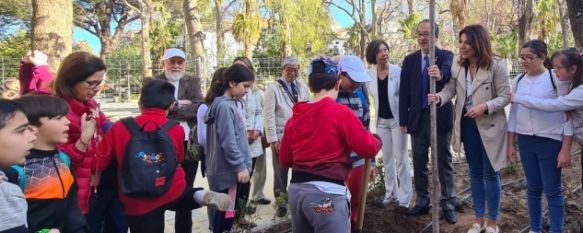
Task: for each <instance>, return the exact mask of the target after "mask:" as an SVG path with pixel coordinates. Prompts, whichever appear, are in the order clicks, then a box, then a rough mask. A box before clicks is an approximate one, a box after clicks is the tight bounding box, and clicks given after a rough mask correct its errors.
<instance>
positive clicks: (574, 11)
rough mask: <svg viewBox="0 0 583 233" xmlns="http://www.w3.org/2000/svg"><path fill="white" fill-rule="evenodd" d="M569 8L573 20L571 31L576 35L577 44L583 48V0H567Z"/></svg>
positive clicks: (570, 18) (570, 19)
mask: <svg viewBox="0 0 583 233" xmlns="http://www.w3.org/2000/svg"><path fill="white" fill-rule="evenodd" d="M566 1H567V9H568V10H569V21H571V31H572V32H573V37H575V45H576V46H577V48H579V49H583V1H581V0H566Z"/></svg>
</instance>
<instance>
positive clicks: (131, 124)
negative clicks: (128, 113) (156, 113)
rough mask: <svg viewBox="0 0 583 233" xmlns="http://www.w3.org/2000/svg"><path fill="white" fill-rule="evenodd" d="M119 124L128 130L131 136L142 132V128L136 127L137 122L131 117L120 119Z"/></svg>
mask: <svg viewBox="0 0 583 233" xmlns="http://www.w3.org/2000/svg"><path fill="white" fill-rule="evenodd" d="M121 122H122V123H123V124H124V125H125V126H126V127H127V128H128V130H129V131H130V133H131V134H132V135H133V134H135V133H139V132H141V131H142V128H141V127H140V126H139V125H138V122H136V119H134V118H133V117H126V118H123V119H121Z"/></svg>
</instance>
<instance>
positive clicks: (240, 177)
mask: <svg viewBox="0 0 583 233" xmlns="http://www.w3.org/2000/svg"><path fill="white" fill-rule="evenodd" d="M237 181H239V183H243V184H246V183H248V182H249V171H247V169H245V170H243V171H242V172H239V173H238V174H237Z"/></svg>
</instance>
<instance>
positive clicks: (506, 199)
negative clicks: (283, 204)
mask: <svg viewBox="0 0 583 233" xmlns="http://www.w3.org/2000/svg"><path fill="white" fill-rule="evenodd" d="M575 150H577V151H578V150H579V148H576V149H574V151H575ZM580 157H581V156H580V152H576V153H574V155H573V156H572V158H573V165H572V166H571V167H570V168H566V169H563V190H564V195H565V210H566V216H565V217H566V218H565V231H564V232H565V233H579V232H580V228H581V227H583V190H582V189H581V187H580V185H581V170H582V168H581V165H580V164H581V163H580V159H581V158H580ZM380 164H382V163H380ZM455 171H456V188H457V189H456V190H457V191H458V203H459V207H458V221H457V223H456V224H455V225H450V224H448V223H447V222H446V221H445V219H443V218H441V221H440V232H448V233H449V232H456V233H457V232H466V231H467V230H468V229H469V227H470V226H471V225H472V224H473V218H474V212H473V209H472V204H471V195H470V190H469V189H468V188H469V171H468V165H467V163H465V159H462V160H460V161H459V162H457V163H455ZM377 183H378V182H377ZM502 184H503V188H502V189H503V197H502V207H501V216H500V220H499V223H498V225H499V226H500V232H528V228H527V227H528V222H529V221H528V209H527V202H526V181H525V180H524V174H523V171H522V167H521V166H520V165H519V164H517V165H514V166H510V167H508V168H506V169H504V170H503V171H502ZM577 188H578V190H576V192H573V191H574V190H575V189H577ZM383 189H384V188H383V187H381V186H377V187H375V188H373V189H372V190H371V191H370V193H369V196H368V200H367V208H366V212H365V220H364V227H363V228H364V229H363V232H367V233H412V232H415V233H416V232H431V227H430V226H429V225H428V224H429V223H430V222H431V215H425V216H417V217H409V216H406V215H405V214H402V213H399V212H398V211H397V206H388V207H383V206H382V197H383V193H384V191H383ZM413 200H415V197H414V198H413ZM543 200H544V201H543V202H544V203H545V204H544V205H545V209H546V200H545V199H543ZM412 203H414V201H413V202H412ZM440 213H441V211H440ZM548 227H549V225H548V218H546V217H545V219H544V228H545V230H544V231H545V232H548ZM290 230H291V225H290V223H289V221H287V222H283V223H281V224H278V225H275V226H273V227H271V228H269V229H266V230H262V231H260V232H266V233H276V232H277V233H280V232H290ZM581 233H583V232H581Z"/></svg>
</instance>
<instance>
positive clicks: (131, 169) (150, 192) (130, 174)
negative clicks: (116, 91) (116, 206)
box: [119, 117, 179, 197]
mask: <svg viewBox="0 0 583 233" xmlns="http://www.w3.org/2000/svg"><path fill="white" fill-rule="evenodd" d="M121 121H122V123H123V124H124V125H125V126H126V127H127V128H128V130H129V131H130V134H131V140H130V142H129V143H128V145H127V147H126V151H125V154H124V158H123V165H122V167H121V174H120V177H121V181H120V183H119V186H120V188H121V191H122V192H123V193H124V194H125V195H128V196H131V197H158V196H161V195H163V194H165V193H166V192H168V190H169V189H170V186H171V184H172V180H173V179H174V174H175V173H176V169H177V168H178V166H179V164H178V159H177V158H176V151H175V148H174V142H173V141H172V139H171V138H170V136H169V135H168V130H169V129H171V128H172V127H174V126H176V125H177V124H178V122H177V121H173V120H168V122H166V123H165V124H164V125H162V127H160V126H156V130H154V131H144V127H145V126H146V125H147V124H149V123H154V122H147V123H146V124H144V126H142V127H140V126H139V125H138V123H137V122H136V120H135V119H134V118H132V117H129V118H124V119H122V120H121ZM154 124H155V123H154Z"/></svg>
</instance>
